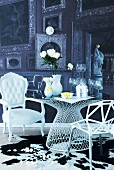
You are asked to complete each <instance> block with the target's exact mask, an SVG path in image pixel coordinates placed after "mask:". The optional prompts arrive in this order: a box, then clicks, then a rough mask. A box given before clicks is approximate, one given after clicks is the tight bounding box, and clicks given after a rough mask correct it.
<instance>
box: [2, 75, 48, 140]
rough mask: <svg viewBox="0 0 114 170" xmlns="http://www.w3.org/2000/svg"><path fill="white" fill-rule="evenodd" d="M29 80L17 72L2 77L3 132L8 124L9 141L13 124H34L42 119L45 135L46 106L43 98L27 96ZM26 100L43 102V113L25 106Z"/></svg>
mask: <svg viewBox="0 0 114 170" xmlns="http://www.w3.org/2000/svg"><path fill="white" fill-rule="evenodd" d="M27 88H28V82H27V79H26V78H24V77H22V76H20V75H18V74H15V73H12V72H10V73H7V74H5V75H4V76H2V77H1V79H0V93H1V96H2V99H0V103H1V104H2V105H3V115H2V118H3V122H4V128H3V133H5V132H6V125H7V126H8V132H9V141H11V138H12V124H14V123H15V124H21V125H23V127H24V126H25V125H27V124H33V123H35V122H38V121H41V134H42V136H43V135H44V132H43V128H44V125H45V117H44V116H45V108H44V104H43V103H42V101H41V100H38V99H32V98H26V96H25V94H26V92H27ZM26 100H31V101H33V102H38V103H40V104H41V113H40V112H38V111H35V110H31V109H27V108H25V102H26Z"/></svg>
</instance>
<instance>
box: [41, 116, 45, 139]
mask: <svg viewBox="0 0 114 170" xmlns="http://www.w3.org/2000/svg"><path fill="white" fill-rule="evenodd" d="M41 121H42V124H41V134H42V136H44V126H45V118H44V117H43V118H42V120H41Z"/></svg>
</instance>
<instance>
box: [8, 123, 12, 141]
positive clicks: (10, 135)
mask: <svg viewBox="0 0 114 170" xmlns="http://www.w3.org/2000/svg"><path fill="white" fill-rule="evenodd" d="M8 132H9V142H11V139H12V124H11V122H9V123H8Z"/></svg>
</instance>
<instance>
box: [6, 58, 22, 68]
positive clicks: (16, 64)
mask: <svg viewBox="0 0 114 170" xmlns="http://www.w3.org/2000/svg"><path fill="white" fill-rule="evenodd" d="M6 66H7V69H13V70H14V69H21V57H15V56H10V57H7V58H6Z"/></svg>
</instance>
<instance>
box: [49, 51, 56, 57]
mask: <svg viewBox="0 0 114 170" xmlns="http://www.w3.org/2000/svg"><path fill="white" fill-rule="evenodd" d="M47 54H48V55H49V56H50V57H53V56H54V55H55V50H54V49H49V50H47Z"/></svg>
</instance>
